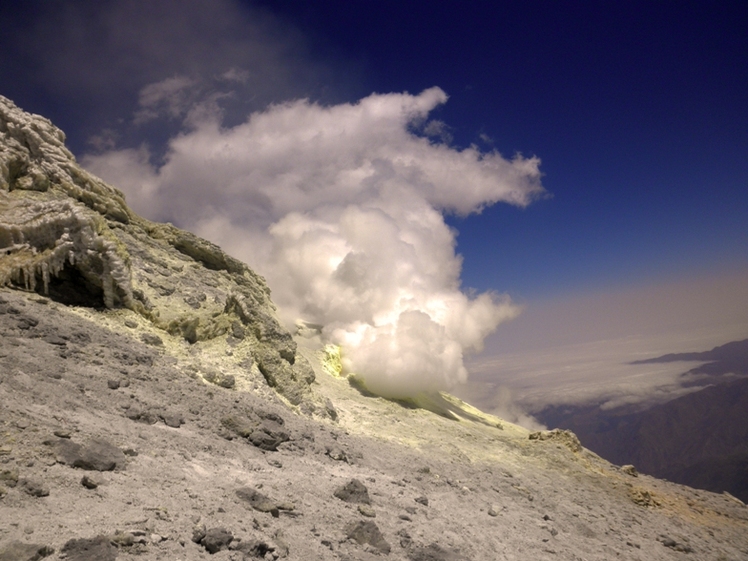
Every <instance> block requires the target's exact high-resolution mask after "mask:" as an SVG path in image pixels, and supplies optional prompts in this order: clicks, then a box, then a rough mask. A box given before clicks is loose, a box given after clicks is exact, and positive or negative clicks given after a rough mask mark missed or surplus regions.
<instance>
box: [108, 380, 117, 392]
mask: <svg viewBox="0 0 748 561" xmlns="http://www.w3.org/2000/svg"><path fill="white" fill-rule="evenodd" d="M106 385H107V387H108V388H109V389H110V390H117V389H119V385H120V384H119V380H107V382H106Z"/></svg>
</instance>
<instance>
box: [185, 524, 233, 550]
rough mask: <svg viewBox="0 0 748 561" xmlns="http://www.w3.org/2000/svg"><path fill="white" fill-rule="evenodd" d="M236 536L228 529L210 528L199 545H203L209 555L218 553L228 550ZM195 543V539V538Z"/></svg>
mask: <svg viewBox="0 0 748 561" xmlns="http://www.w3.org/2000/svg"><path fill="white" fill-rule="evenodd" d="M233 539H234V535H233V534H232V533H231V532H230V531H229V530H227V529H226V528H210V529H208V530H206V531H205V534H204V535H203V537H202V538H201V539H200V541H199V542H198V543H200V545H202V546H203V547H204V548H205V550H206V551H207V552H208V553H218V552H219V551H221V550H222V549H228V548H229V544H230V543H231V540H233ZM193 541H194V538H193Z"/></svg>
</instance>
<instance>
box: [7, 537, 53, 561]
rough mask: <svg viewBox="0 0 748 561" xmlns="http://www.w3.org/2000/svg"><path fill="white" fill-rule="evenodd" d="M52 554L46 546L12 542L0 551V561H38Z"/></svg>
mask: <svg viewBox="0 0 748 561" xmlns="http://www.w3.org/2000/svg"><path fill="white" fill-rule="evenodd" d="M54 552H55V550H54V549H52V548H51V547H49V546H46V545H39V544H34V543H23V542H19V541H12V542H10V543H9V544H7V545H6V546H5V547H3V548H2V549H0V561H39V559H43V558H45V557H47V556H49V555H52V554H53V553H54Z"/></svg>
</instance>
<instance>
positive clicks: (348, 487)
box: [333, 479, 371, 505]
mask: <svg viewBox="0 0 748 561" xmlns="http://www.w3.org/2000/svg"><path fill="white" fill-rule="evenodd" d="M333 495H334V496H335V497H337V498H338V499H340V500H341V501H345V502H347V503H360V504H367V505H368V504H371V499H370V498H369V491H368V490H367V488H366V485H364V484H363V483H361V481H359V480H358V479H351V480H350V481H349V482H348V483H346V484H345V485H343V486H341V487H338V488H337V489H336V490H335V492H334V493H333Z"/></svg>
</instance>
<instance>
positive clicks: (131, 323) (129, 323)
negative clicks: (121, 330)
mask: <svg viewBox="0 0 748 561" xmlns="http://www.w3.org/2000/svg"><path fill="white" fill-rule="evenodd" d="M125 326H126V327H129V328H130V329H135V328H136V327H137V326H138V324H137V323H135V322H134V321H132V320H131V319H126V320H125Z"/></svg>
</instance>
